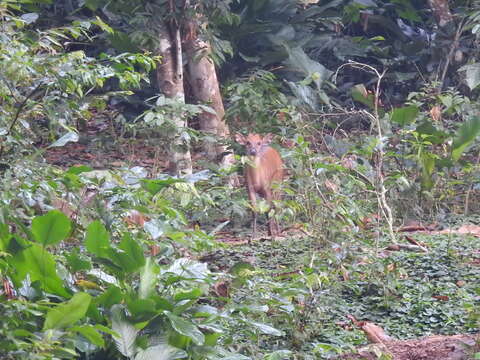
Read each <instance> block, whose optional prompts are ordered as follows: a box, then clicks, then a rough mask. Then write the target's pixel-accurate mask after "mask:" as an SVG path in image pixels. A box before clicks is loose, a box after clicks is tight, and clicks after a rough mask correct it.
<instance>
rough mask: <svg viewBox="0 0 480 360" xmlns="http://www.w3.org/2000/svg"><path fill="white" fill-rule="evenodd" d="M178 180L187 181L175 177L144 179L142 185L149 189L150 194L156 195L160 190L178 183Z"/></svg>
mask: <svg viewBox="0 0 480 360" xmlns="http://www.w3.org/2000/svg"><path fill="white" fill-rule="evenodd" d="M178 182H185V180H183V179H175V178H168V179H165V180H158V179H155V180H146V179H143V180H142V182H141V183H142V187H143V188H144V189H145V190H147V191H148V192H149V193H150V194H152V195H155V194H157V193H158V192H159V191H160V190H162V189H164V188H166V187H167V186H170V185H172V184H175V183H178Z"/></svg>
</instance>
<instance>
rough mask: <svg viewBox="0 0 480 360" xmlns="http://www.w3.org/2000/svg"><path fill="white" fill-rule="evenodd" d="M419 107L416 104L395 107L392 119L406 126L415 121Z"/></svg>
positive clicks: (391, 115)
mask: <svg viewBox="0 0 480 360" xmlns="http://www.w3.org/2000/svg"><path fill="white" fill-rule="evenodd" d="M418 111H419V110H418V107H416V106H415V105H409V106H404V107H401V108H396V109H393V110H392V112H391V114H390V120H391V121H393V122H394V123H397V124H400V125H401V126H405V125H408V124H411V123H413V122H414V121H415V119H416V118H417V115H418Z"/></svg>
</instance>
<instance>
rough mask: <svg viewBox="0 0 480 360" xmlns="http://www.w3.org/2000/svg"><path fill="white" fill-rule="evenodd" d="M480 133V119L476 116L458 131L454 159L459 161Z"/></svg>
mask: <svg viewBox="0 0 480 360" xmlns="http://www.w3.org/2000/svg"><path fill="white" fill-rule="evenodd" d="M479 133H480V117H478V116H474V117H472V118H471V119H470V120H468V121H466V122H464V123H463V124H462V126H460V128H459V129H458V130H457V134H456V136H455V138H454V139H453V143H452V159H453V160H454V161H457V160H458V159H460V156H462V154H463V152H464V151H465V149H466V148H467V147H468V146H470V145H471V144H472V142H473V140H475V138H476V137H477V136H478V134H479Z"/></svg>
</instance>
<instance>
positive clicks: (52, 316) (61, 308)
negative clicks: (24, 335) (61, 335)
mask: <svg viewBox="0 0 480 360" xmlns="http://www.w3.org/2000/svg"><path fill="white" fill-rule="evenodd" d="M91 300H92V297H91V296H90V295H89V294H87V293H83V292H78V293H76V294H75V295H73V297H72V298H71V299H70V300H69V301H68V302H66V303H62V304H60V305H57V306H55V307H54V308H53V309H51V310H49V311H48V312H47V316H46V318H45V324H44V325H43V330H48V329H61V328H65V327H67V326H70V325H73V324H74V323H75V322H77V321H78V320H80V319H82V318H84V317H85V314H86V313H87V309H88V306H89V305H90V301H91Z"/></svg>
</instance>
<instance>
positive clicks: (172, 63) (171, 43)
mask: <svg viewBox="0 0 480 360" xmlns="http://www.w3.org/2000/svg"><path fill="white" fill-rule="evenodd" d="M157 29H158V37H159V41H158V48H157V52H158V55H160V56H161V57H162V59H161V61H162V63H161V64H160V65H159V66H158V67H157V71H156V75H157V84H158V87H159V89H160V92H162V93H163V94H164V95H165V96H166V97H168V98H170V99H175V100H177V101H180V102H183V103H185V91H184V87H183V64H182V46H181V38H180V30H179V29H178V27H177V26H170V27H169V26H168V24H167V23H165V22H164V21H161V22H160V23H159V24H158V25H157ZM174 122H175V125H176V127H177V130H176V133H175V138H174V139H173V141H172V142H171V143H170V144H171V145H170V149H169V160H170V164H169V169H168V170H169V172H170V173H172V174H174V175H181V174H187V175H188V174H191V173H192V158H191V155H190V150H189V143H188V140H185V139H186V138H188V137H185V136H182V134H184V133H185V128H186V126H187V123H186V120H184V119H182V118H177V119H175V120H174Z"/></svg>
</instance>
